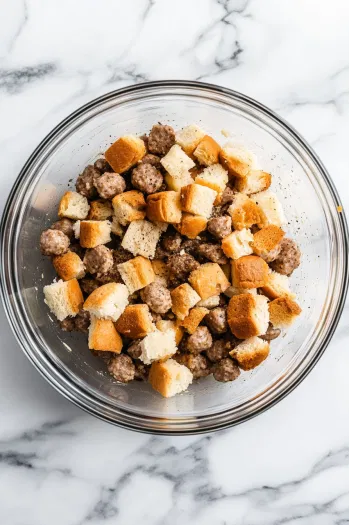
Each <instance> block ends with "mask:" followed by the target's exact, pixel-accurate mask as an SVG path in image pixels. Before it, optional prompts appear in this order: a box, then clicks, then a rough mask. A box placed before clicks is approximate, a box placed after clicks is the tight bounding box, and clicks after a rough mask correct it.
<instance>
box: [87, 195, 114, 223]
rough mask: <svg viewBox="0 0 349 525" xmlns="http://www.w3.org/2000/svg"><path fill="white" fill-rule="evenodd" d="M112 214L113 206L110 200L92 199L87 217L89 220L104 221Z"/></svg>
mask: <svg viewBox="0 0 349 525" xmlns="http://www.w3.org/2000/svg"><path fill="white" fill-rule="evenodd" d="M112 215H113V206H112V203H111V202H110V201H103V200H98V201H92V202H91V204H90V211H89V213H88V216H87V218H88V219H89V220H91V221H106V220H107V219H109V218H110V217H111V216H112Z"/></svg>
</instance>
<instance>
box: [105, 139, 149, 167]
mask: <svg viewBox="0 0 349 525" xmlns="http://www.w3.org/2000/svg"><path fill="white" fill-rule="evenodd" d="M145 154H146V148H145V144H144V142H143V140H142V139H140V138H138V137H135V136H134V135H125V136H124V137H120V138H119V139H118V140H117V141H116V142H114V144H112V145H111V146H110V147H109V148H108V149H107V151H106V152H105V154H104V156H105V159H106V161H107V162H108V163H109V164H110V166H111V167H112V168H113V170H114V172H115V173H124V172H125V171H127V170H129V169H130V168H132V166H135V165H136V164H137V162H139V161H140V160H141V159H142V158H143V157H144V155H145Z"/></svg>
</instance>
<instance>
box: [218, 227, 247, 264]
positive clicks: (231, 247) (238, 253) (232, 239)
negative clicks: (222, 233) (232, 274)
mask: <svg viewBox="0 0 349 525" xmlns="http://www.w3.org/2000/svg"><path fill="white" fill-rule="evenodd" d="M252 242H253V235H252V233H251V232H250V230H247V229H246V228H243V229H242V230H235V231H234V232H233V233H230V234H229V235H227V236H226V237H224V239H223V240H222V250H223V252H224V253H225V255H226V256H227V257H230V258H231V259H239V257H243V256H244V255H250V254H251V253H253V250H252V247H251V244H252Z"/></svg>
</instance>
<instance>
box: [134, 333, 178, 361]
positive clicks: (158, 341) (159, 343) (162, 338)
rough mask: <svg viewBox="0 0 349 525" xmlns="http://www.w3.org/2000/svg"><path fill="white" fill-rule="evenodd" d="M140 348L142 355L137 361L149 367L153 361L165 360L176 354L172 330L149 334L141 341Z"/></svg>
mask: <svg viewBox="0 0 349 525" xmlns="http://www.w3.org/2000/svg"><path fill="white" fill-rule="evenodd" d="M140 348H141V351H142V353H141V355H140V356H139V359H140V360H141V361H142V362H143V363H144V364H145V365H150V363H152V362H153V361H159V360H160V359H167V358H169V357H171V356H172V355H173V354H175V353H176V352H177V345H176V339H175V332H174V330H167V331H166V332H161V331H160V330H156V331H155V332H151V333H150V334H147V335H146V336H145V337H144V339H142V341H141V343H140Z"/></svg>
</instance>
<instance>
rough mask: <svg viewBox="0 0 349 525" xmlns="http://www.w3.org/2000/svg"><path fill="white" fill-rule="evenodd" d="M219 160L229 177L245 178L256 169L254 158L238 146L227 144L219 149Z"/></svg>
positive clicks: (250, 153)
mask: <svg viewBox="0 0 349 525" xmlns="http://www.w3.org/2000/svg"><path fill="white" fill-rule="evenodd" d="M219 160H220V162H221V164H222V166H223V167H224V168H225V169H226V170H228V173H229V175H230V177H237V178H245V177H247V175H248V174H249V173H250V171H251V170H256V169H257V159H256V156H255V155H254V154H253V153H252V152H250V151H248V150H247V149H246V148H244V147H243V146H241V145H239V144H234V143H232V142H231V141H230V142H227V144H226V145H225V146H223V148H222V149H221V152H220V155H219Z"/></svg>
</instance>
